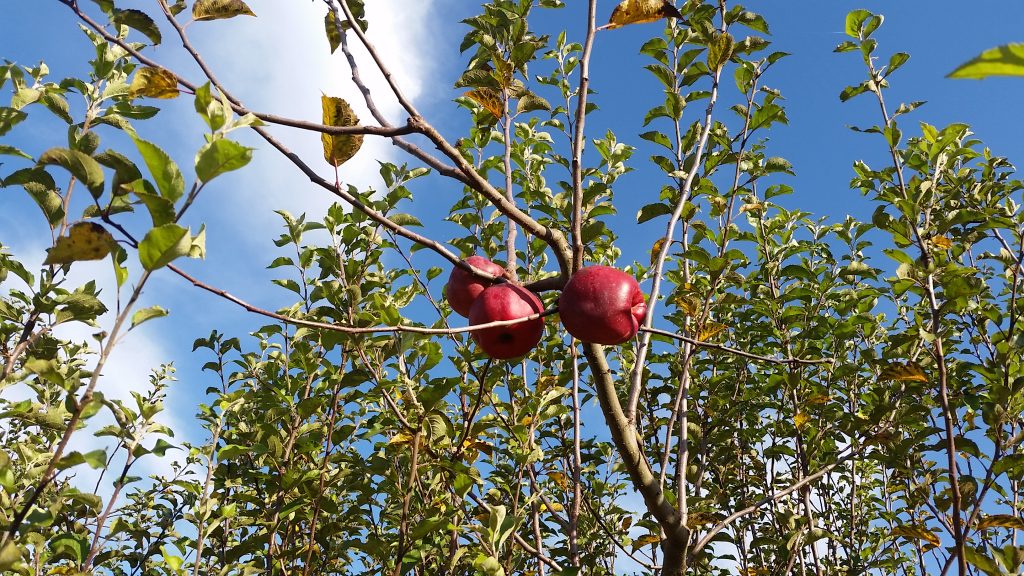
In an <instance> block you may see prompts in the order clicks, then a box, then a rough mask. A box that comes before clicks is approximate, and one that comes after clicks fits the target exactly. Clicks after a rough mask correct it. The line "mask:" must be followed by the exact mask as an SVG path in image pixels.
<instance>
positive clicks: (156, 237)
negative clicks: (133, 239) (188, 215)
mask: <svg viewBox="0 0 1024 576" xmlns="http://www.w3.org/2000/svg"><path fill="white" fill-rule="evenodd" d="M191 249H192V237H191V236H190V234H189V231H188V229H186V228H184V227H182V226H179V225H177V224H174V223H171V224H164V225H163V226H158V227H156V228H153V229H151V230H150V231H149V232H148V233H147V234H146V237H145V238H143V239H142V242H141V243H139V261H141V262H142V267H143V268H145V269H146V270H156V269H158V268H162V267H164V266H166V265H168V264H170V263H171V262H173V261H174V260H176V259H178V258H180V257H182V256H188V255H189V252H190V251H191Z"/></svg>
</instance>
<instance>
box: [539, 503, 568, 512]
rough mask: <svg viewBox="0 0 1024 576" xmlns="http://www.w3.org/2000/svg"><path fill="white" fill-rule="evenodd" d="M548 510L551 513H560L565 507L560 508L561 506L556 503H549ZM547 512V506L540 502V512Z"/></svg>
mask: <svg viewBox="0 0 1024 576" xmlns="http://www.w3.org/2000/svg"><path fill="white" fill-rule="evenodd" d="M550 509H551V511H552V512H561V511H562V510H565V506H562V505H561V504H559V503H558V502H552V503H551V508H550ZM547 510H548V505H547V504H544V503H543V502H542V503H541V505H540V511H541V512H545V511H547Z"/></svg>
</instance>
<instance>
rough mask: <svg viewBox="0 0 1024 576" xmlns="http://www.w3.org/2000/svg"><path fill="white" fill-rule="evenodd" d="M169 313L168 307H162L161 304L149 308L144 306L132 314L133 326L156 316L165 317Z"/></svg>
mask: <svg viewBox="0 0 1024 576" xmlns="http://www.w3.org/2000/svg"><path fill="white" fill-rule="evenodd" d="M168 314H169V312H168V311H167V309H165V308H161V307H160V306H150V307H149V308H143V309H142V310H138V311H136V312H135V314H132V326H131V327H132V328H135V327H136V326H138V325H139V324H142V323H143V322H147V321H149V320H152V319H154V318H163V317H164V316H167V315H168Z"/></svg>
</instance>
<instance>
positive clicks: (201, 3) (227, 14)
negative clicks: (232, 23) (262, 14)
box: [192, 0, 256, 21]
mask: <svg viewBox="0 0 1024 576" xmlns="http://www.w3.org/2000/svg"><path fill="white" fill-rule="evenodd" d="M255 15H256V14H255V13H253V11H252V10H251V9H250V8H249V6H248V5H247V4H246V3H245V2H243V1H242V0H196V3H195V4H193V5H192V19H193V20H196V21H201V20H222V19H225V18H234V17H235V16H255Z"/></svg>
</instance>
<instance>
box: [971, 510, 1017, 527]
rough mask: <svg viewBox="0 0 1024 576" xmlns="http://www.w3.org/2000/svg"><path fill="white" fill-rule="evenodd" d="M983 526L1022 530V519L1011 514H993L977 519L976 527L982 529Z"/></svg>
mask: <svg viewBox="0 0 1024 576" xmlns="http://www.w3.org/2000/svg"><path fill="white" fill-rule="evenodd" d="M985 528H1016V529H1018V530H1024V520H1021V519H1020V518H1019V517H1017V516H1014V515H1013V514H993V515H991V516H985V517H984V518H982V519H981V520H979V521H978V529H979V530H984V529H985Z"/></svg>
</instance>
